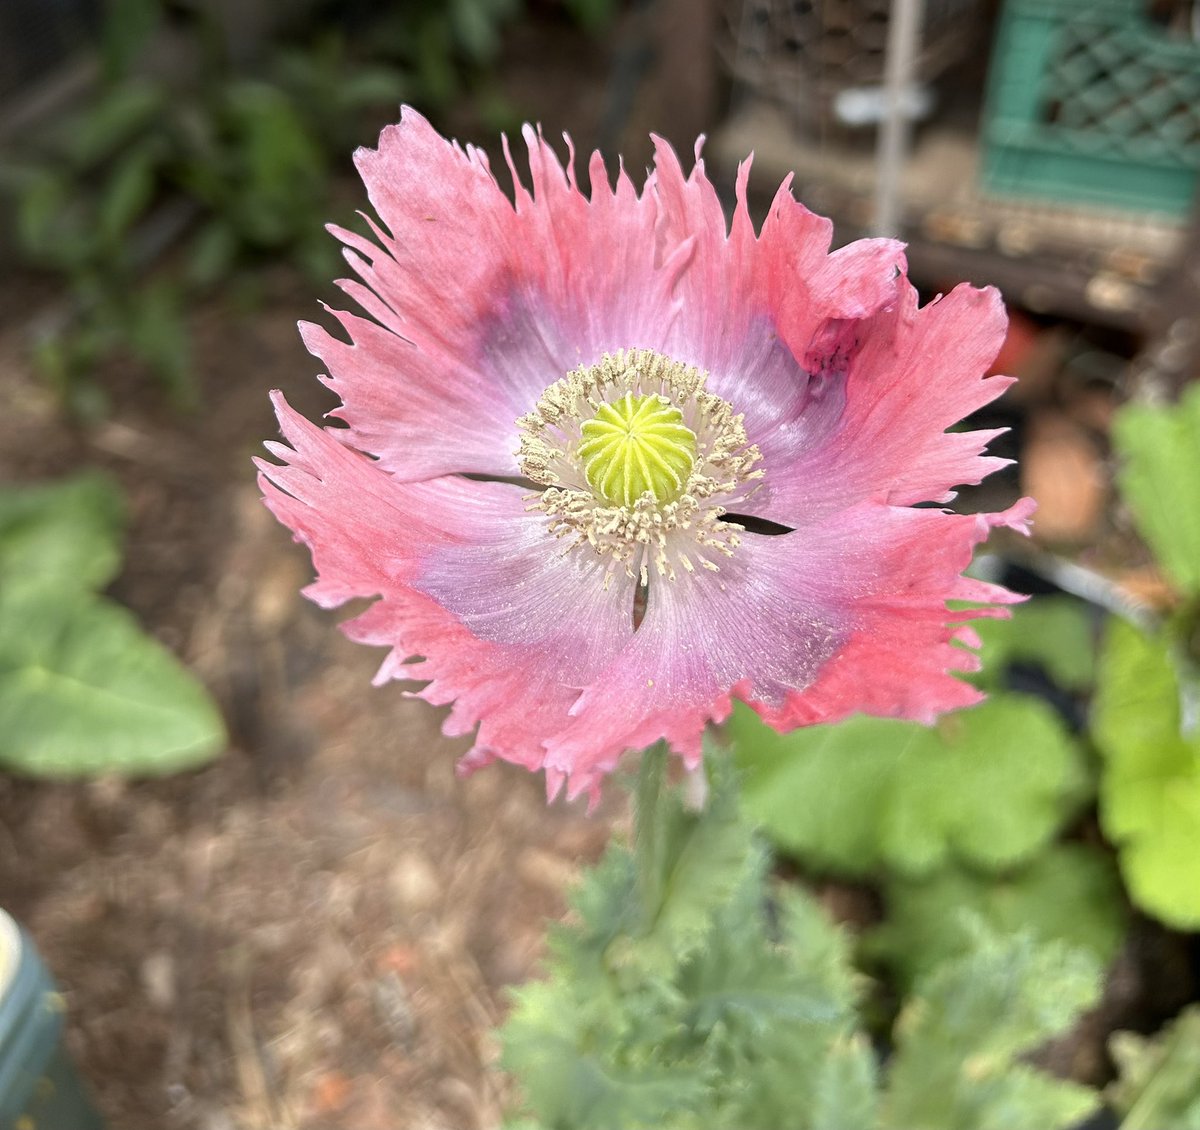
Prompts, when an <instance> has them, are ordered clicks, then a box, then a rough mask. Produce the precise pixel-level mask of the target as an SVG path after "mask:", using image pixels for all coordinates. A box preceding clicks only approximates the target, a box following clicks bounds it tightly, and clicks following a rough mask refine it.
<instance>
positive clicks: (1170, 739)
mask: <svg viewBox="0 0 1200 1130" xmlns="http://www.w3.org/2000/svg"><path fill="white" fill-rule="evenodd" d="M1180 698H1181V686H1180V677H1179V674H1178V672H1177V671H1176V668H1175V664H1174V662H1173V660H1172V656H1171V652H1170V649H1169V645H1168V641H1167V640H1166V639H1164V638H1160V637H1153V636H1149V635H1145V634H1143V633H1142V632H1140V631H1138V630H1137V629H1136V628H1134V627H1132V626H1131V625H1129V624H1126V623H1124V622H1122V621H1113V622H1112V623H1111V624H1110V625H1109V630H1108V634H1107V637H1106V639H1105V644H1104V652H1103V656H1102V659H1101V664H1100V678H1099V683H1098V686H1097V693H1096V698H1095V702H1094V704H1093V705H1094V716H1093V723H1092V734H1093V737H1094V738H1095V741H1096V745H1097V746H1098V748H1099V749H1100V751H1101V753H1102V754H1103V757H1104V767H1103V772H1102V774H1101V778H1100V819H1101V823H1102V825H1103V827H1104V831H1105V834H1106V835H1107V836H1108V837H1109V838H1110V839H1111V840H1112V841H1113V842H1114V843H1115V844H1116V846H1117V848H1118V851H1119V855H1120V862H1121V872H1122V874H1123V875H1124V876H1125V881H1126V883H1127V884H1128V886H1129V892H1130V895H1131V897H1132V898H1133V900H1134V902H1136V903H1137V904H1138V905H1139V906H1141V907H1142V908H1143V909H1145V910H1147V911H1149V912H1150V913H1151V914H1153V915H1155V916H1156V917H1158V918H1160V919H1161V920H1162V921H1163V922H1166V923H1167V924H1168V925H1171V926H1174V927H1176V928H1179V929H1195V928H1196V927H1197V926H1200V852H1198V851H1197V848H1196V845H1197V844H1200V734H1196V733H1191V734H1188V735H1186V736H1185V735H1184V734H1183V733H1182V732H1181V728H1180V727H1181V724H1182V710H1181V703H1180Z"/></svg>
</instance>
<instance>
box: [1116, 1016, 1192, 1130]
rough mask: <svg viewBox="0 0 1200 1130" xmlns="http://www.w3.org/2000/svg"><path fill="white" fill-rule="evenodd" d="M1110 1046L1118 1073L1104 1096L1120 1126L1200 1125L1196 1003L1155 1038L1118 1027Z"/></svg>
mask: <svg viewBox="0 0 1200 1130" xmlns="http://www.w3.org/2000/svg"><path fill="white" fill-rule="evenodd" d="M1110 1046H1111V1049H1112V1056H1113V1060H1114V1061H1115V1062H1116V1064H1117V1067H1118V1069H1119V1071H1120V1078H1119V1079H1118V1080H1117V1081H1116V1082H1115V1083H1114V1084H1113V1085H1112V1086H1111V1087H1109V1089H1108V1098H1109V1100H1110V1101H1111V1103H1112V1105H1113V1106H1114V1107H1115V1108H1116V1109H1117V1110H1118V1111H1120V1113H1121V1114H1122V1115H1123V1116H1124V1117H1123V1118H1122V1119H1121V1130H1200V1005H1191V1006H1189V1007H1188V1008H1185V1009H1184V1010H1183V1012H1181V1013H1180V1014H1179V1017H1178V1019H1176V1020H1175V1021H1174V1022H1173V1023H1172V1024H1169V1025H1168V1026H1167V1027H1166V1029H1165V1030H1164V1031H1162V1032H1160V1033H1159V1034H1158V1035H1157V1036H1156V1037H1154V1038H1153V1039H1147V1038H1146V1037H1145V1036H1140V1035H1138V1034H1136V1033H1134V1032H1118V1033H1116V1035H1114V1036H1113V1038H1112V1040H1111V1041H1110Z"/></svg>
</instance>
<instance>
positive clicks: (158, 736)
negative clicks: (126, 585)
mask: <svg viewBox="0 0 1200 1130" xmlns="http://www.w3.org/2000/svg"><path fill="white" fill-rule="evenodd" d="M224 745H225V731H224V727H223V725H222V722H221V716H220V714H219V713H218V712H217V710H216V707H215V706H214V705H213V703H212V701H211V699H210V698H209V696H208V694H207V693H206V692H205V690H204V688H203V687H202V686H201V685H200V684H199V683H198V682H197V681H196V680H195V678H194V677H193V676H192V675H191V674H189V673H188V671H187V670H186V669H185V668H183V667H182V666H181V665H180V663H179V661H178V660H177V659H175V657H174V656H173V655H171V653H170V652H168V651H167V650H166V649H165V648H164V647H163V646H162V645H161V644H159V643H158V642H157V641H155V640H153V639H151V638H150V637H149V636H147V635H146V634H145V633H143V632H142V630H141V629H140V628H139V626H138V624H137V621H136V620H135V619H134V618H133V616H131V615H130V614H129V613H128V612H127V611H126V610H125V609H124V608H121V607H120V606H118V605H116V604H113V603H112V602H110V601H108V600H105V599H104V598H103V597H97V596H93V595H91V594H89V593H84V592H75V593H62V592H59V591H56V590H54V589H46V588H41V587H35V586H25V585H19V586H13V587H10V588H7V589H3V590H0V765H2V766H4V767H5V768H7V769H11V770H16V771H18V772H22V773H28V774H31V775H36V776H43V777H75V776H81V775H86V774H93V773H118V774H121V775H124V776H149V775H159V774H164V773H172V772H175V771H177V770H180V769H187V768H191V767H193V766H197V765H201V764H203V763H204V762H206V761H209V760H211V759H212V758H213V757H215V756H216V755H217V754H218V753H220V752H221V750H222V749H223V748H224Z"/></svg>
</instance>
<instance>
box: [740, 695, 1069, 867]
mask: <svg viewBox="0 0 1200 1130" xmlns="http://www.w3.org/2000/svg"><path fill="white" fill-rule="evenodd" d="M729 733H730V736H731V738H732V740H733V743H734V747H735V750H736V752H737V757H738V761H739V764H740V765H741V767H742V769H743V772H744V773H745V791H746V810H747V812H749V813H750V815H751V816H753V817H754V818H755V819H756V820H758V821H760V822H761V823H762V826H763V828H764V829H765V830H766V831H767V833H768V834H769V835H770V836H771V837H772V839H774V840H775V842H776V843H778V844H779V845H780V846H781V847H782V848H784V849H785V850H786V851H788V852H789V853H792V854H794V855H796V856H797V858H799V859H802V860H804V861H805V862H807V863H809V864H811V865H812V866H813V867H815V868H818V869H821V870H830V871H834V872H836V873H839V874H843V875H850V876H870V875H876V874H879V873H880V872H881V871H882V872H883V873H890V872H894V873H898V874H902V875H910V876H919V875H927V874H929V873H931V872H933V871H935V870H938V869H940V868H943V867H946V866H947V865H949V864H952V863H956V862H958V863H966V864H971V865H974V866H976V867H979V868H984V869H987V870H990V871H997V870H1000V869H1003V868H1007V867H1011V866H1013V865H1014V864H1017V863H1020V862H1022V861H1025V860H1028V859H1029V858H1031V857H1032V856H1033V855H1034V854H1035V853H1036V852H1038V851H1040V850H1041V849H1042V848H1044V847H1045V846H1046V845H1047V844H1048V843H1049V842H1050V841H1051V839H1052V838H1053V837H1054V835H1055V834H1056V833H1057V832H1058V830H1059V829H1060V828H1061V827H1062V825H1063V822H1064V821H1065V820H1066V819H1067V818H1068V817H1069V816H1070V815H1071V814H1072V813H1073V812H1074V811H1076V810H1077V809H1078V807H1079V804H1080V802H1081V801H1082V800H1084V799H1085V798H1086V788H1087V782H1086V775H1085V769H1084V761H1083V757H1082V754H1081V751H1080V750H1079V748H1078V746H1077V745H1076V743H1075V742H1074V741H1073V740H1072V738H1071V736H1070V734H1069V733H1068V732H1067V730H1066V727H1065V726H1064V725H1063V723H1062V721H1061V720H1060V719H1059V717H1058V715H1057V714H1055V712H1054V711H1053V710H1052V709H1051V708H1050V707H1049V706H1047V705H1046V704H1045V703H1043V702H1039V701H1037V700H1036V699H1034V698H1030V697H1027V696H1017V695H1011V696H1005V695H996V696H994V697H993V698H992V699H991V700H989V701H988V702H985V703H984V704H983V705H981V706H977V707H975V708H974V709H972V710H967V711H961V712H959V713H957V714H953V715H949V716H948V717H946V718H944V719H942V720H941V721H940V722H939V723H938V724H937V725H936V726H933V727H929V726H923V725H921V724H920V723H917V722H898V721H894V720H892V719H887V718H864V717H856V718H850V719H847V720H846V721H845V722H840V723H837V724H836V725H827V726H805V727H801V728H800V729H797V730H793V731H792V732H791V733H790V734H778V733H776V732H775V731H774V730H772V729H770V728H769V727H767V726H765V725H764V724H763V723H762V722H760V721H759V720H758V716H757V715H755V714H754V713H753V712H752V711H751V710H750V709H749V708H748V707H744V706H739V707H738V709H737V710H736V711H735V712H734V715H733V718H732V719H731V721H730V723H729Z"/></svg>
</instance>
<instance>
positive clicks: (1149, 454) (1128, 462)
mask: <svg viewBox="0 0 1200 1130" xmlns="http://www.w3.org/2000/svg"><path fill="white" fill-rule="evenodd" d="M1113 441H1114V443H1115V444H1116V448H1117V451H1118V453H1119V454H1120V455H1121V457H1122V462H1123V465H1122V468H1121V470H1120V472H1119V473H1118V476H1117V481H1118V482H1119V484H1120V486H1121V491H1122V494H1123V495H1124V498H1125V501H1126V502H1128V503H1129V505H1130V506H1131V507H1132V509H1133V512H1134V515H1135V516H1136V517H1137V522H1138V529H1139V530H1140V531H1141V534H1142V536H1143V537H1144V538H1145V539H1146V541H1147V543H1148V544H1149V546H1150V548H1151V549H1152V550H1154V555H1155V557H1157V558H1158V561H1159V563H1160V564H1161V565H1162V567H1163V568H1164V569H1165V570H1166V572H1167V575H1168V576H1169V577H1170V578H1171V580H1172V581H1173V582H1174V583H1175V585H1176V586H1177V587H1178V588H1179V589H1180V591H1182V592H1184V593H1187V594H1188V595H1190V596H1198V595H1200V385H1193V386H1192V387H1191V388H1189V389H1188V390H1187V391H1186V392H1185V393H1184V394H1183V396H1182V397H1181V399H1180V401H1179V403H1178V404H1177V405H1174V406H1170V407H1156V406H1152V405H1147V404H1130V405H1127V406H1126V407H1124V408H1122V409H1121V411H1120V412H1119V413H1117V417H1116V419H1115V420H1114V421H1113Z"/></svg>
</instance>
